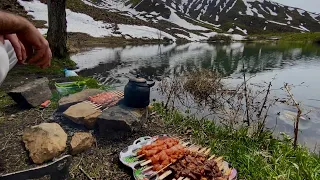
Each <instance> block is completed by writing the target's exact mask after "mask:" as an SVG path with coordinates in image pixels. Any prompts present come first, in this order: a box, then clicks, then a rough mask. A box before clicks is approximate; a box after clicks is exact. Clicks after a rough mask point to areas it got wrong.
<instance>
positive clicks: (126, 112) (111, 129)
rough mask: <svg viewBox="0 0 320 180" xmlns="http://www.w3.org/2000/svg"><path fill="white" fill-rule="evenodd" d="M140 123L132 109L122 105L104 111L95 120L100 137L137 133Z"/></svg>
mask: <svg viewBox="0 0 320 180" xmlns="http://www.w3.org/2000/svg"><path fill="white" fill-rule="evenodd" d="M142 123H143V122H142V121H141V119H140V118H138V117H137V116H136V115H135V112H134V111H132V109H130V108H127V107H125V106H123V105H118V106H114V107H111V108H109V109H106V110H104V111H103V112H102V114H101V115H100V116H98V119H97V125H98V128H99V133H100V135H102V136H105V135H108V134H110V133H118V132H133V131H138V130H140V129H141V126H142Z"/></svg>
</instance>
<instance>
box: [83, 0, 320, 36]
mask: <svg viewBox="0 0 320 180" xmlns="http://www.w3.org/2000/svg"><path fill="white" fill-rule="evenodd" d="M83 1H84V2H86V3H87V4H90V5H95V6H97V7H100V8H106V9H109V10H111V11H115V12H119V13H122V14H126V15H128V16H132V17H135V18H139V19H142V20H144V21H149V22H153V23H158V22H159V21H160V20H164V21H168V22H171V23H173V24H176V25H178V26H180V27H182V28H184V29H188V30H200V31H204V30H206V29H208V27H209V29H221V30H223V31H225V32H232V33H240V34H252V33H261V32H308V31H320V15H319V14H316V13H312V12H308V11H305V10H302V9H299V8H294V7H289V6H285V5H282V4H279V3H276V2H273V1H270V0H127V1H125V0H124V1H119V0H83ZM190 24H191V25H190ZM195 24H196V26H195ZM200 26H202V27H200ZM203 27H204V28H203Z"/></svg>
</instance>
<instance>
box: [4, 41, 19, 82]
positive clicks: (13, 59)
mask: <svg viewBox="0 0 320 180" xmlns="http://www.w3.org/2000/svg"><path fill="white" fill-rule="evenodd" d="M17 62H18V59H17V56H16V53H15V52H14V49H13V47H12V45H11V43H10V41H8V40H6V41H5V42H4V44H2V42H0V85H1V84H2V82H3V81H4V79H5V78H6V77H7V74H8V71H9V70H10V69H12V68H13V67H14V66H15V65H16V64H17Z"/></svg>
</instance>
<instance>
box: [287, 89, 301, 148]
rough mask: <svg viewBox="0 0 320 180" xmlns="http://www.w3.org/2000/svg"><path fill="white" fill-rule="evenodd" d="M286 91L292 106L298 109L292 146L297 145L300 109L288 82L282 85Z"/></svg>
mask: <svg viewBox="0 0 320 180" xmlns="http://www.w3.org/2000/svg"><path fill="white" fill-rule="evenodd" d="M284 87H285V89H286V91H287V92H288V94H289V96H290V99H291V100H292V101H293V104H294V106H295V107H296V108H297V109H298V113H297V117H296V121H295V125H294V141H293V146H294V148H296V147H297V141H298V133H299V122H300V117H301V114H302V110H301V108H300V105H299V103H298V102H297V101H296V100H295V99H294V97H293V94H292V93H291V92H290V88H289V85H288V83H286V84H285V85H284Z"/></svg>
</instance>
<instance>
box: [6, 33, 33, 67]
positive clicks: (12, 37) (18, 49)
mask: <svg viewBox="0 0 320 180" xmlns="http://www.w3.org/2000/svg"><path fill="white" fill-rule="evenodd" d="M4 39H7V40H9V41H10V43H11V45H12V47H13V48H14V52H15V53H16V56H17V58H18V62H20V63H24V61H25V60H26V59H27V53H26V49H25V47H24V45H23V44H22V42H21V41H20V40H19V39H18V37H17V35H16V34H7V35H4Z"/></svg>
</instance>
